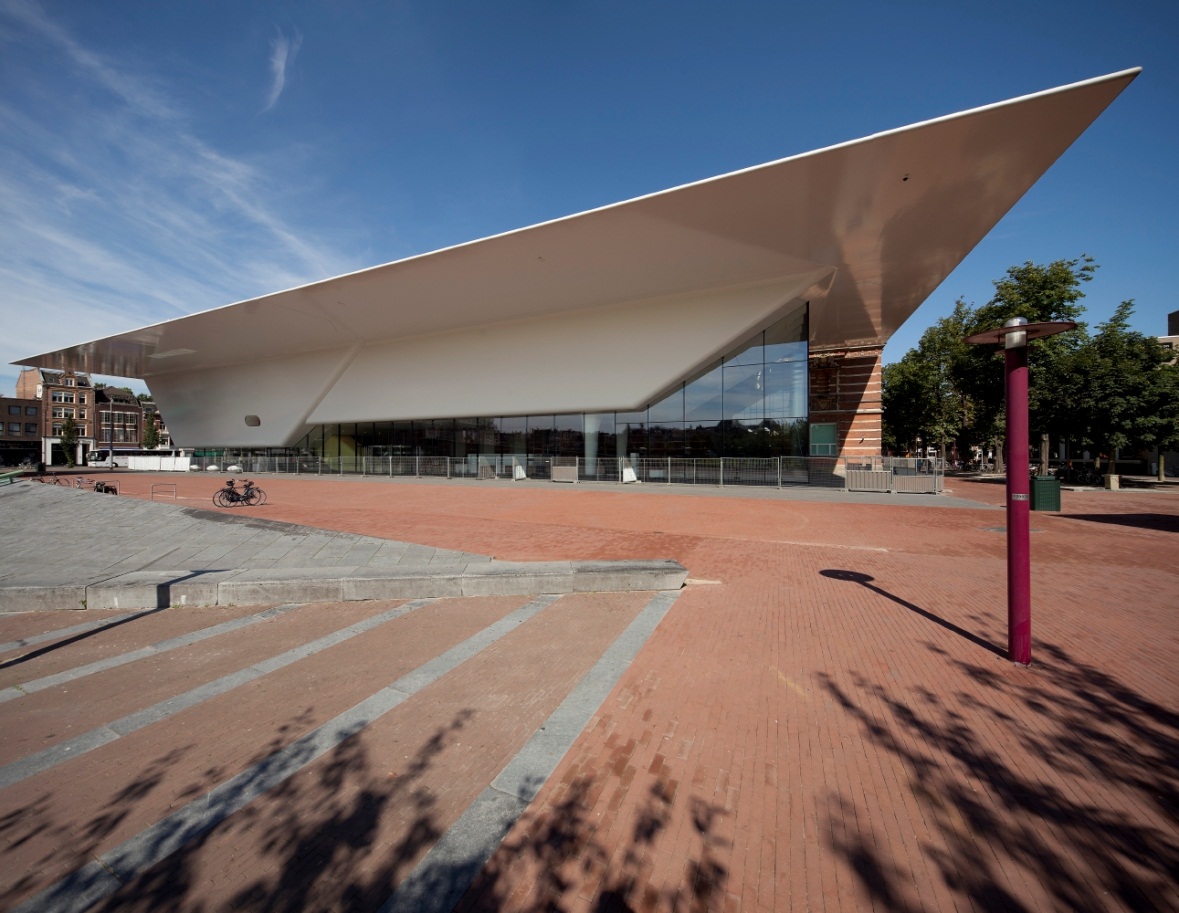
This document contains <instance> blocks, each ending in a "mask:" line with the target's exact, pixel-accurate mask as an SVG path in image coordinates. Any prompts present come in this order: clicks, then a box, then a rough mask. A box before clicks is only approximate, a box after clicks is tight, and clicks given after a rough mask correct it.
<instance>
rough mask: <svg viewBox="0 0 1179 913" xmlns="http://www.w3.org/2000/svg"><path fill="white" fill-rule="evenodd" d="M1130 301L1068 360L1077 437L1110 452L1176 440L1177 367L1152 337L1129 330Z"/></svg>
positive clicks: (1178, 427)
mask: <svg viewBox="0 0 1179 913" xmlns="http://www.w3.org/2000/svg"><path fill="white" fill-rule="evenodd" d="M1133 312H1134V302H1133V301H1132V300H1131V301H1123V302H1122V303H1121V304H1119V305H1118V307H1117V310H1116V311H1115V312H1114V315H1113V316H1112V317H1110V319H1109V320H1107V321H1106V322H1105V323H1102V324H1100V325H1099V326H1098V332H1097V334H1096V335H1095V336H1093V338H1092V339H1090V340H1088V341H1087V343H1086V344H1085V345H1084V346H1082V347H1081V348H1080V349H1078V350H1077V351H1076V352H1075V353H1074V356H1073V358H1072V370H1071V375H1072V378H1073V381H1074V383H1076V384H1077V385H1078V388H1079V390H1078V395H1077V396H1076V400H1075V403H1074V408H1075V409H1076V414H1077V417H1078V419H1079V421H1080V423H1081V429H1080V430H1081V434H1080V437H1081V440H1082V442H1083V443H1085V444H1088V445H1089V446H1091V447H1093V448H1094V449H1095V450H1097V451H1098V452H1099V453H1106V454H1108V455H1109V462H1108V464H1107V470H1106V471H1107V473H1108V474H1109V475H1113V474H1114V473H1115V471H1116V465H1115V454H1116V452H1117V451H1118V450H1125V449H1129V448H1135V449H1137V448H1153V447H1159V448H1160V450H1165V449H1167V448H1169V447H1172V446H1175V445H1176V444H1179V369H1177V368H1176V367H1175V366H1174V365H1170V364H1167V363H1166V362H1167V354H1166V351H1165V350H1164V349H1163V347H1162V346H1161V345H1159V342H1158V340H1157V339H1155V338H1154V337H1152V336H1144V335H1143V334H1142V333H1139V332H1136V331H1134V330H1131V329H1130V315H1131V314H1133Z"/></svg>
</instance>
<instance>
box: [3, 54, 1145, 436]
mask: <svg viewBox="0 0 1179 913" xmlns="http://www.w3.org/2000/svg"><path fill="white" fill-rule="evenodd" d="M1136 74H1137V71H1136V70H1129V71H1125V72H1122V73H1116V74H1112V75H1110V76H1105V77H1101V78H1099V79H1094V80H1089V81H1087V82H1083V83H1077V84H1075V85H1071V86H1066V87H1063V88H1059V89H1054V90H1051V91H1048V92H1043V93H1039V94H1036V95H1031V96H1026V97H1024V98H1019V99H1014V100H1012V101H1008V102H1003V103H1000V104H996V105H990V106H987V107H984V108H979V109H975V110H972V111H966V112H963V113H960V114H955V115H951V116H949V117H944V118H939V119H937V120H933V121H928V122H925V123H921V124H917V125H914V126H911V127H905V128H902V129H899V130H893V131H890V132H887V133H882V134H877V135H875V136H871V137H868V138H865V139H862V140H857V141H854V142H849V143H845V144H842V145H839V146H835V147H832V148H829V149H824V150H820V151H816V152H811V153H807V154H804V155H799V156H794V157H792V158H788V159H784V160H781V161H777V162H773V163H770V164H767V165H761V166H758V167H755V168H750V169H746V170H744V171H739V172H735V173H733V174H729V175H724V176H722V177H717V178H713V179H710V180H707V181H702V182H699V183H695V184H690V185H687V186H684V187H679V188H675V189H672V190H667V191H663V192H661V193H656V194H652V195H650V196H646V197H641V198H638V199H635V200H631V201H628V202H624V203H619V204H616V205H613V206H608V207H604V208H602V209H596V210H592V211H590V212H587V213H582V214H579V215H574V216H569V217H567V218H564V219H559V220H557V221H553V222H547V223H543V224H541V225H536V226H532V227H530V228H524V229H520V230H518V231H514V232H509V233H507V234H503V235H497V236H494V237H491V238H487V239H484V240H480V241H474V242H471V243H469V244H464V245H460V246H458V247H453V248H447V249H444V250H441V251H437V252H435V253H430V254H425V255H421V256H417V257H412V258H409V259H406V260H401V261H397V262H394V263H389V264H386V265H383V266H378V267H374V268H372V269H367V270H363V271H361V272H357V273H352V274H349V275H345V276H339V277H336V278H333V279H327V280H324V281H322V282H316V283H312V284H310V285H307V286H303V287H300V288H295V289H290V290H287V291H282V292H276V293H274V294H271V295H266V296H263V297H261V298H255V299H251V300H248V301H243V302H240V303H238V304H233V305H228V306H226V307H222V308H218V309H215V310H211V311H206V312H203V313H200V314H194V315H192V316H189V317H183V318H180V319H177V320H171V321H168V322H166V323H161V324H156V325H154V326H149V327H145V328H143V329H139V330H133V331H130V332H126V333H121V334H117V335H114V336H110V337H107V338H105V339H100V340H95V341H93V342H89V343H83V344H80V345H74V346H69V347H66V348H63V349H59V350H57V351H54V352H49V353H46V354H43V355H39V356H35V357H32V358H29V359H26V360H24V361H22V362H21V364H26V365H32V366H37V367H48V368H68V369H71V370H78V371H88V372H91V373H96V374H110V375H116V376H122V377H139V378H143V379H145V380H146V381H147V382H148V383H149V385H150V387H151V389H152V391H153V393H154V394H155V396H156V398H157V401H158V402H159V404H160V406H161V409H162V410H163V411H164V412H165V413H166V414H167V416H168V421H169V425H170V426H171V427H172V428H173V429H175V430H176V431H177V432H179V433H178V434H177V435H176V436H177V437H178V438H179V439H181V440H185V441H199V442H201V443H210V444H211V443H215V442H217V443H226V444H228V443H233V444H241V445H248V444H255V443H256V444H271V443H280V442H281V441H282V439H285V438H286V437H288V436H289V435H290V434H291V433H293V431H294V429H296V428H301V427H303V426H304V425H305V423H307V422H328V421H359V420H368V419H374V420H375V419H378V418H379V419H390V418H414V417H426V416H432V417H445V416H454V415H480V414H500V415H503V414H528V413H536V412H557V411H565V412H573V411H594V410H608V409H630V408H634V407H635V406H637V405H640V404H641V403H642V402H646V401H649V399H647V398H648V397H652V396H655V395H657V394H658V393H659V392H660V391H661V390H664V389H666V387H667V385H668V384H669V383H671V382H673V381H674V380H676V379H677V378H682V377H685V376H688V375H689V374H691V372H692V371H694V370H696V369H697V368H699V367H700V366H701V365H704V364H706V363H707V362H708V361H709V359H715V358H718V357H720V356H721V355H723V354H724V352H725V351H726V350H727V348H728V347H729V346H731V345H733V344H734V343H735V342H737V341H739V340H740V339H741V338H743V337H744V335H747V334H748V333H750V332H754V331H756V330H757V329H758V328H760V327H761V326H765V325H767V324H768V323H769V322H771V321H772V320H774V319H775V318H776V316H778V315H781V314H782V313H785V312H786V311H788V310H789V309H791V308H792V307H797V306H798V303H799V302H800V301H802V300H808V301H809V302H810V319H809V327H810V340H809V341H810V343H811V345H812V347H818V348H822V347H831V346H859V345H883V344H884V343H885V342H886V341H887V340H888V338H889V337H890V336H891V335H892V333H893V332H895V330H896V329H897V328H898V327H899V326H900V325H901V324H902V323H903V322H904V321H905V320H906V319H907V318H908V317H909V315H910V314H912V313H913V311H915V310H916V309H917V307H918V306H919V305H920V304H921V303H922V302H923V301H924V300H925V298H926V297H927V296H928V295H929V294H930V293H931V292H932V291H933V290H934V289H935V288H936V287H937V286H938V285H939V284H940V283H941V282H942V281H943V280H944V279H945V277H946V276H947V275H948V274H949V273H950V272H951V271H952V270H953V269H954V267H955V266H957V265H958V263H959V262H961V260H962V259H963V258H964V257H965V256H966V255H967V254H968V253H969V252H970V250H971V249H973V247H974V246H975V245H976V244H977V243H978V242H979V241H980V240H981V239H982V238H983V237H984V236H985V235H986V233H987V232H988V231H990V229H991V228H992V227H994V225H995V224H996V223H997V222H998V221H999V220H1000V219H1001V218H1002V217H1003V215H1004V214H1005V213H1006V212H1007V211H1008V210H1009V209H1010V208H1011V207H1012V206H1013V205H1014V204H1015V203H1016V202H1017V201H1018V200H1019V198H1020V197H1021V196H1023V194H1024V193H1025V192H1026V191H1027V190H1028V188H1029V187H1031V186H1032V184H1033V183H1035V181H1036V180H1038V179H1039V177H1040V176H1041V175H1042V174H1043V173H1044V172H1045V171H1046V170H1047V169H1048V168H1049V167H1050V166H1051V165H1052V163H1053V162H1054V161H1055V160H1056V159H1057V158H1058V157H1059V156H1060V155H1061V154H1062V153H1063V152H1064V151H1065V150H1066V149H1067V148H1068V147H1069V145H1070V144H1071V143H1072V142H1073V141H1074V140H1076V138H1077V137H1078V136H1080V134H1081V133H1082V132H1083V131H1084V130H1085V129H1086V128H1087V127H1088V126H1089V124H1090V123H1092V121H1093V120H1094V119H1095V118H1096V117H1097V116H1098V115H1099V114H1100V113H1101V112H1102V111H1103V110H1104V109H1105V107H1106V106H1107V105H1108V104H1110V102H1112V101H1113V99H1114V98H1115V97H1116V96H1117V95H1118V93H1120V92H1121V91H1122V89H1124V88H1125V86H1126V85H1127V84H1128V83H1129V82H1130V81H1131V80H1132V79H1133V78H1134V76H1135V75H1136ZM222 409H223V410H226V411H224V412H221V413H220V414H218V413H217V412H216V410H222ZM206 413H208V414H206ZM243 413H248V414H256V415H263V416H266V415H267V414H269V416H270V417H269V419H265V418H264V421H263V422H262V424H261V426H259V427H256V428H246V427H245V426H244V425H243V424H242V422H241V420H240V416H241V414H243ZM231 426H232V431H231V430H230V428H231ZM230 438H232V440H231V439H230Z"/></svg>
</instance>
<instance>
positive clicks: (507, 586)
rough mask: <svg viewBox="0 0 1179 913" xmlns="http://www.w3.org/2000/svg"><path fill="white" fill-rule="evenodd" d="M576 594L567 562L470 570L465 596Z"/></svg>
mask: <svg viewBox="0 0 1179 913" xmlns="http://www.w3.org/2000/svg"><path fill="white" fill-rule="evenodd" d="M571 592H573V565H572V564H571V563H570V562H568V561H526V562H514V561H492V562H489V563H487V564H475V565H470V566H468V567H467V570H466V573H465V574H464V576H463V595H464V596H518V595H525V594H531V593H535V594H537V595H541V594H544V593H571Z"/></svg>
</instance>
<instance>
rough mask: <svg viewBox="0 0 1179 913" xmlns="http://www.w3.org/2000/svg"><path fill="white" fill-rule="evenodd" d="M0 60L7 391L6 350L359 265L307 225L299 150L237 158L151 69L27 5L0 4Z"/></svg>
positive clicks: (0, 380) (2, 368)
mask: <svg viewBox="0 0 1179 913" xmlns="http://www.w3.org/2000/svg"><path fill="white" fill-rule="evenodd" d="M284 42H285V44H286V50H285V51H284V52H283V55H282V59H283V61H285V63H282V64H281V65H276V66H277V67H278V69H277V70H276V74H277V75H276V88H275V90H274V91H273V92H272V95H273V98H274V99H277V95H278V93H281V91H282V84H283V78H282V71H283V70H284V68H285V66H286V65H287V64H289V61H290V60H291V59H292V57H293V54H294V50H297V47H298V39H296V40H295V41H294V42H293V43H292V42H290V41H286V40H285V39H284ZM0 54H3V55H4V56H5V61H6V64H5V65H6V71H7V73H6V88H5V92H4V93H3V96H0V249H2V250H3V251H4V257H3V258H0V307H2V309H3V311H4V313H5V317H6V320H8V321H9V323H8V332H6V333H4V334H2V335H0V391H5V392H10V391H11V388H12V386H13V379H14V378H15V376H16V374H17V372H18V370H19V369H18V368H15V367H10V366H9V365H8V363H9V362H11V361H12V360H13V359H16V358H21V357H27V356H30V355H34V354H37V353H40V352H45V351H50V350H52V349H55V348H60V347H62V346H65V345H71V344H75V343H78V342H82V341H85V340H88V339H94V338H97V337H101V336H106V335H109V334H112V333H117V332H124V331H127V330H130V329H134V328H136V327H140V326H145V325H149V324H153V323H158V322H160V321H163V320H167V319H171V318H173V317H177V316H180V315H183V314H190V313H194V312H196V311H200V310H205V309H208V308H210V307H216V306H219V305H223V304H227V303H229V302H232V301H238V300H241V299H243V298H248V297H251V296H254V295H259V294H264V293H267V292H271V291H275V290H277V289H282V288H289V287H291V286H295V285H300V284H302V283H305V282H308V281H311V280H314V279H320V278H325V277H327V276H332V275H336V274H339V273H342V272H345V271H348V270H351V269H355V268H356V267H357V266H359V265H360V264H358V263H357V262H356V260H355V257H353V256H348V255H344V254H343V253H341V252H340V251H339V250H338V249H336V248H335V247H334V246H333V245H332V244H330V243H327V242H326V241H325V239H323V238H322V237H319V236H318V233H317V231H316V230H314V229H309V228H307V227H305V225H306V224H313V223H312V222H311V221H310V219H311V216H310V213H312V212H314V211H316V210H315V209H314V208H313V207H312V205H311V203H310V201H309V199H308V197H307V196H306V195H305V193H306V191H305V187H306V185H307V183H308V182H307V180H306V179H305V177H304V176H303V175H302V174H301V173H300V172H299V171H298V166H297V165H296V164H293V163H292V161H293V160H297V159H298V158H299V156H297V155H294V154H291V155H284V156H283V157H282V161H280V162H279V163H278V164H277V165H276V162H275V161H274V160H272V161H270V162H268V163H267V164H265V165H262V164H259V163H257V162H254V161H251V160H246V159H243V158H241V157H240V156H239V157H235V156H232V155H230V154H228V153H227V152H226V151H225V150H224V149H222V148H219V147H218V145H217V143H216V142H215V141H213V140H211V139H208V138H206V137H203V136H201V135H200V134H199V133H198V132H197V131H196V129H195V128H194V127H193V126H192V124H193V122H194V120H195V118H194V117H191V116H190V115H189V113H188V112H187V111H186V110H185V107H184V105H183V104H182V103H181V102H180V101H179V100H178V99H179V98H180V94H179V93H178V92H175V91H169V89H170V87H169V86H168V84H167V83H166V82H164V81H162V80H161V79H160V78H159V77H158V75H157V74H156V73H154V72H153V71H152V70H151V69H150V68H146V67H142V66H140V67H136V65H135V64H134V63H132V62H129V61H127V60H124V59H122V58H120V59H119V60H118V61H115V60H114V59H112V58H111V57H109V56H104V55H103V54H101V53H99V52H98V51H96V50H95V49H93V48H91V47H88V46H86V44H85V42H84V39H83V38H81V37H79V36H77V35H72V34H70V33H69V31H68V30H67V29H66V28H64V27H63V26H62V25H61V24H60V23H59V22H58V21H57V20H55V19H54V17H53V16H51V15H50V14H49V13H47V12H46V11H45V10H44V9H42V8H41V7H40V6H38V5H37V4H35V3H34V2H31V0H10V2H6V3H0ZM278 57H279V55H278V54H277V52H276V55H275V58H274V59H275V60H278ZM272 103H273V101H272ZM301 212H302V213H308V216H307V217H306V218H304V219H302V220H301V219H300V218H299V213H301Z"/></svg>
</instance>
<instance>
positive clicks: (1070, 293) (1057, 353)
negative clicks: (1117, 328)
mask: <svg viewBox="0 0 1179 913" xmlns="http://www.w3.org/2000/svg"><path fill="white" fill-rule="evenodd" d="M1096 270H1097V264H1095V263H1094V262H1093V258H1092V257H1090V256H1088V255H1087V254H1082V255H1081V256H1080V257H1078V258H1076V259H1073V260H1056V261H1054V262H1052V263H1049V264H1048V265H1047V266H1044V265H1041V264H1037V263H1032V262H1031V261H1028V262H1026V263H1024V264H1023V265H1021V266H1013V267H1011V268H1010V269H1008V270H1007V274H1006V275H1005V276H1004V277H1003V278H1002V279H998V280H996V281H995V294H994V295H993V296H992V297H991V300H990V301H988V302H987V303H986V304H984V305H982V306H981V307H979V308H977V309H974V310H972V311H971V312H970V315H969V317H968V319H967V320H966V327H967V333H968V334H969V333H979V332H982V331H983V330H988V329H991V328H992V327H1001V326H1003V324H1004V323H1006V322H1007V321H1008V320H1010V319H1011V318H1012V317H1023V318H1024V319H1026V320H1027V322H1028V323H1043V322H1046V321H1050V320H1071V321H1074V322H1076V323H1077V324H1078V331H1077V332H1073V333H1061V334H1059V335H1057V336H1052V337H1049V338H1047V339H1044V340H1041V341H1039V342H1037V343H1035V344H1034V345H1032V346H1030V347H1029V350H1028V406H1029V425H1030V430H1031V432H1032V433H1033V436H1038V435H1039V434H1041V433H1044V432H1047V433H1048V434H1050V435H1052V436H1054V437H1059V436H1061V435H1062V434H1063V433H1064V430H1065V429H1064V428H1063V427H1062V421H1064V420H1066V418H1067V414H1068V413H1067V410H1066V409H1062V401H1061V397H1062V396H1064V395H1067V393H1068V391H1067V389H1062V387H1061V385H1060V383H1059V377H1060V373H1061V371H1062V370H1063V366H1064V364H1065V363H1066V362H1067V361H1068V360H1069V358H1070V357H1071V354H1072V352H1074V351H1075V350H1076V349H1077V348H1078V347H1079V346H1080V345H1081V344H1082V343H1083V341H1084V335H1085V325H1084V323H1083V322H1082V321H1081V317H1082V316H1083V315H1084V313H1085V308H1084V306H1083V305H1081V303H1080V300H1081V299H1082V298H1084V297H1085V293H1084V292H1083V291H1081V287H1082V284H1083V283H1085V282H1089V281H1091V280H1092V279H1093V273H1094V272H1095V271H1096ZM955 376H956V379H957V382H958V384H959V386H960V389H961V391H962V395H963V396H965V397H967V398H968V399H969V400H970V401H971V403H972V404H973V405H974V409H975V420H974V427H975V431H976V432H977V433H978V434H979V435H980V436H981V438H982V439H986V440H996V441H997V440H1001V439H1002V436H1003V422H1004V412H1003V400H1004V383H1003V378H1004V372H1003V352H1002V350H1000V349H998V348H991V347H990V346H969V347H968V351H967V352H966V355H965V358H963V359H962V360H961V361H960V362H959V363H958V364H957V366H956V370H955Z"/></svg>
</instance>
